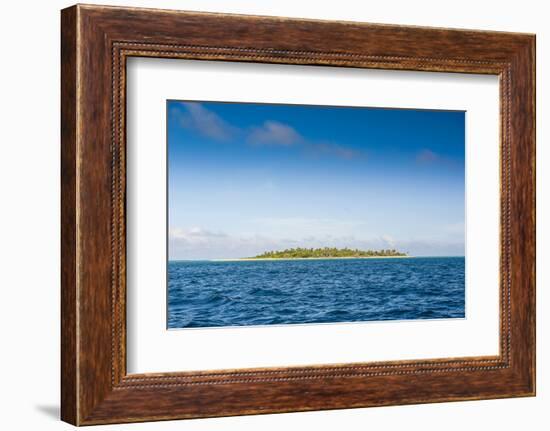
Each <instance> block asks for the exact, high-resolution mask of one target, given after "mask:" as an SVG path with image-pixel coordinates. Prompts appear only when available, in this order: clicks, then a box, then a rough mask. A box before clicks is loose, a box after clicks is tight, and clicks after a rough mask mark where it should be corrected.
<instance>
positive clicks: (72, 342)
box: [60, 6, 79, 425]
mask: <svg viewBox="0 0 550 431" xmlns="http://www.w3.org/2000/svg"><path fill="white" fill-rule="evenodd" d="M77 64H78V6H72V7H70V8H67V9H63V10H62V11H61V125H60V126H61V316H62V318H61V420H63V421H65V422H68V423H70V424H72V425H78V423H79V408H78V404H79V403H78V398H79V395H78V394H79V390H78V384H79V383H78V380H79V379H78V325H77V319H78V318H77V314H78V310H77V308H78V299H77V288H78V287H77V279H78V278H77V212H78V210H77V205H78V187H77V176H78V174H77V128H78V127H77V121H78V116H77V115H78V114H77V110H78V108H77V104H78V103H77V102H78V83H77V80H78V66H77Z"/></svg>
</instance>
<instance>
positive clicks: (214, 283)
mask: <svg viewBox="0 0 550 431" xmlns="http://www.w3.org/2000/svg"><path fill="white" fill-rule="evenodd" d="M464 287H465V286H464V258H463V257H418V258H404V259H400V258H389V259H388V258H380V259H333V260H330V259H323V260H272V261H267V260H265V261H262V260H259V261H238V262H229V261H227V262H213V261H171V262H169V263H168V328H199V327H216V326H243V325H270V324H295V323H333V322H361V321H377V320H405V319H443V318H461V317H464V303H465V295H464V292H465V288H464Z"/></svg>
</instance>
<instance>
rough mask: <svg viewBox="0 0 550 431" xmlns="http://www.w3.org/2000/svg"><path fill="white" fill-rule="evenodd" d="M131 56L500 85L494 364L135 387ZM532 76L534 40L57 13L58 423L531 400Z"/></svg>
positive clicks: (177, 379)
mask: <svg viewBox="0 0 550 431" xmlns="http://www.w3.org/2000/svg"><path fill="white" fill-rule="evenodd" d="M129 56H147V57H166V58H181V59H199V60H204V61H209V60H218V61H242V62H261V63H284V64H301V65H312V66H315V65H331V66H338V67H357V68H379V69H401V70H425V71H444V72H462V73H484V74H495V75H499V76H500V88H501V92H500V104H501V158H502V160H501V220H500V225H501V268H500V272H501V282H500V292H501V305H500V316H501V328H500V339H501V342H500V354H499V355H498V356H496V357H483V358H479V357H468V358H442V359H431V360H422V361H401V362H381V363H364V364H331V365H326V366H304V367H292V368H266V369H246V370H222V371H211V370H205V371H202V372H185V373H184V372H182V373H156V374H140V375H127V374H126V365H125V364H126V356H125V355H126V349H125V344H126V342H125V334H126V326H125V325H126V320H125V315H126V314H125V306H126V302H125V298H126V267H125V264H126V260H125V247H126V244H125V193H126V184H125V181H126V174H125V154H126V139H125V130H126V126H125V121H126V119H125V116H126V112H125V100H126V70H125V67H126V59H127V58H128V57H129ZM534 63H535V37H534V36H533V35H525V34H512V33H498V32H480V31H469V30H468V31H466V30H448V29H432V28H421V27H402V26H388V25H375V24H361V23H350V22H330V21H312V20H296V19H285V18H273V17H251V16H240V15H220V14H204V13H189V12H177V11H163V10H147V9H131V8H117V7H101V6H80V5H79V6H74V7H72V8H69V9H65V10H63V11H62V96H61V97H62V155H61V157H62V340H63V341H62V418H63V420H65V421H67V422H70V423H72V424H76V425H87V424H99V423H112V422H137V421H145V420H161V419H176V418H191V417H208V416H229V415H239V414H259V413H273V412H286V411H305V410H318V409H337V408H351V407H366V406H378V405H390V404H411V403H422V402H441V401H449V400H470V399H481V398H502V397H510V396H528V395H534V392H535V172H534V169H535V142H534V139H535V137H534V121H535V111H534V109H535V108H534V97H535V88H534V85H535V77H534V70H535V69H534ZM496 222H497V221H496V220H495V223H496Z"/></svg>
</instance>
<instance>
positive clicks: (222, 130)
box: [173, 102, 239, 141]
mask: <svg viewBox="0 0 550 431" xmlns="http://www.w3.org/2000/svg"><path fill="white" fill-rule="evenodd" d="M176 106H177V108H176V109H174V110H173V112H174V115H176V116H177V118H178V121H179V124H180V125H181V126H182V127H184V128H186V129H192V130H195V131H197V132H198V133H200V134H201V135H203V136H206V137H208V138H212V139H214V140H217V141H228V140H230V139H232V138H233V137H234V136H235V135H237V134H238V133H239V129H238V128H237V127H234V126H233V125H231V124H229V123H228V122H226V121H225V120H224V119H223V118H221V117H220V116H219V115H217V114H216V113H214V112H212V111H210V110H209V109H206V108H205V107H204V106H202V105H201V104H200V103H196V102H192V103H188V102H180V103H178V104H177V105H176ZM178 108H179V109H178ZM182 109H183V110H182Z"/></svg>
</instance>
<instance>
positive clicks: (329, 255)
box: [245, 247, 409, 260]
mask: <svg viewBox="0 0 550 431" xmlns="http://www.w3.org/2000/svg"><path fill="white" fill-rule="evenodd" d="M408 256H409V255H408V254H407V253H403V252H400V251H397V250H395V249H382V250H359V249H357V248H355V249H352V248H347V247H346V248H336V247H323V248H301V247H297V248H290V249H286V250H279V251H266V252H264V253H262V254H259V255H257V256H252V257H248V258H245V259H246V260H253V259H354V258H369V257H408Z"/></svg>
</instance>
